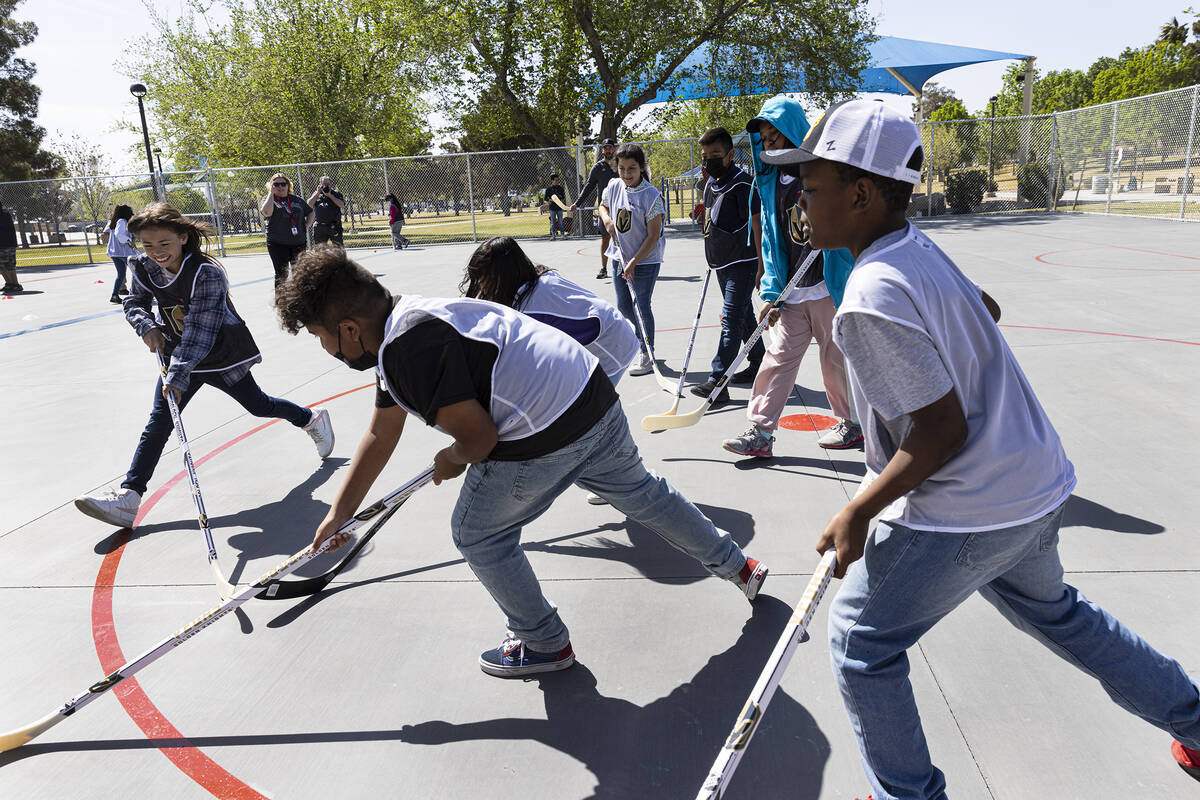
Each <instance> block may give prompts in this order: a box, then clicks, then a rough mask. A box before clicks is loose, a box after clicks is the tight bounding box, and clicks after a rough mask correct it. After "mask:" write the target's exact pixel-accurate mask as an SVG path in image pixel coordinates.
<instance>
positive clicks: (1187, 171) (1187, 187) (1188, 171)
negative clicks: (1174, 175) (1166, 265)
mask: <svg viewBox="0 0 1200 800" xmlns="http://www.w3.org/2000/svg"><path fill="white" fill-rule="evenodd" d="M1198 93H1200V86H1193V87H1192V119H1191V122H1189V123H1188V138H1187V153H1185V154H1184V158H1183V191H1182V192H1180V193H1179V194H1180V195H1181V197H1180V198H1179V218H1180V219H1186V218H1187V199H1188V194H1190V193H1191V188H1192V187H1191V183H1192V145H1193V144H1194V143H1195V141H1196V100H1197V94H1198Z"/></svg>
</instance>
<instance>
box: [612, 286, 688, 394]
mask: <svg viewBox="0 0 1200 800" xmlns="http://www.w3.org/2000/svg"><path fill="white" fill-rule="evenodd" d="M614 272H615V270H614ZM621 280H623V281H625V286H626V287H628V289H629V299H630V302H631V303H632V304H633V316H634V318H635V319H636V320H637V326H638V330H639V331H641V332H642V343H643V344H645V345H646V351H647V352H648V353H650V368H651V369H652V370H654V379H655V380H656V381H658V385H659V386H661V387H662V389H663V391H664V392H674V391H675V384H674V383H672V382H671V381H669V380H667V379H666V378H664V377H663V374H662V373H661V372H659V370H658V359H657V358H655V357H654V346H653V345H651V344H650V337H649V336H647V335H646V324H645V323H644V322H642V310H641V309H640V308H638V302H637V292H635V291H634V290H633V281H631V280H629V279H628V278H626V277H625V273H624V272H622V273H621Z"/></svg>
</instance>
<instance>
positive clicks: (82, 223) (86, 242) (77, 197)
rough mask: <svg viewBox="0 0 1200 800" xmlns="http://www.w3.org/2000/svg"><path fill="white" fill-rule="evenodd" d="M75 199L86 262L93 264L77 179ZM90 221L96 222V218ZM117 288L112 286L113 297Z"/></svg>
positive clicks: (81, 192)
mask: <svg viewBox="0 0 1200 800" xmlns="http://www.w3.org/2000/svg"><path fill="white" fill-rule="evenodd" d="M75 200H76V202H77V203H79V227H81V228H83V244H84V245H85V246H86V247H87V254H88V263H89V264H95V263H96V262H95V261H93V260H92V241H91V240H90V239H88V229H87V222H85V221H84V220H85V219H86V217H85V215H84V214H85V212H84V210H83V189H81V188H80V187H79V182H78V181H76V182H75ZM92 221H93V222H96V221H97V220H92ZM118 288H120V287H113V297H116V296H117V289H118Z"/></svg>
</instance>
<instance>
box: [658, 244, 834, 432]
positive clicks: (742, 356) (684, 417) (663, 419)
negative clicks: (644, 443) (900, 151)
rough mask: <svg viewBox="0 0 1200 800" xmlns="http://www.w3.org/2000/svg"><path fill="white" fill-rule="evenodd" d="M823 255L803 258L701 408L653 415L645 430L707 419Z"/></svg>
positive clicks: (815, 254)
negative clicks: (776, 313)
mask: <svg viewBox="0 0 1200 800" xmlns="http://www.w3.org/2000/svg"><path fill="white" fill-rule="evenodd" d="M820 254H821V251H820V250H813V251H812V252H811V253H809V254H808V257H807V258H806V259H804V263H803V264H801V265H800V268H799V269H798V270H796V274H795V275H793V276H792V279H791V280H789V281H788V282H787V285H786V286H784V287H783V291H781V292H780V293H779V297H777V298H776V299H775V301H774V302H773V303H771V304H770V305H769V306H768V307H767V309H768V310H767V311H766V312H765V313H764V314H763V318H762V320H761V321H759V323H758V327H757V328H755V329H754V333H752V334H751V335H750V338H749V339H747V340H746V343H745V344H743V345H742V349H741V350H739V351H738V354H737V356H735V357H734V359H733V361H732V362H731V363H730V364H729V366H727V367H726V368H725V374H724V375H722V376H721V379H720V380H719V381H717V385H716V386H714V387H713V390H712V391H711V392H709V394H708V397H706V398H705V399H704V402H703V403H702V404H701V405H700V407H699V408H698V409H696V410H695V411H692V412H690V413H688V414H680V415H669V414H653V415H651V416H648V417H643V418H642V429H643V430H647V431H663V430H669V429H671V428H686V427H688V426H690V425H695V424H696V423H697V422H699V421H700V418H701V417H702V416H704V412H706V411H708V409H709V408H711V407H712V404H713V402H714V401H715V400H716V398H717V395H719V394H720V393H721V390H723V389H724V388H725V387H726V385H728V383H729V381H730V379H731V378H732V377H733V373H734V372H736V371H737V368H738V367H739V366H741V363H742V362H743V361H745V360H746V356H747V355H749V354H750V350H751V349H752V348H753V347H754V345H755V344H757V343H758V340H759V339H761V338H762V335H763V332H764V331H765V330H766V329H767V326H768V325H770V324H771V313H770V312H771V311H774V310H775V309H777V308H779V307H780V306H781V305H783V300H784V298H786V297H787V296H788V295H789V294H791V293H792V289H794V288H796V284H797V283H799V282H800V279H801V278H802V277H804V273H806V272H808V268H809V267H811V266H812V263H813V262H814V261H816V259H817V256H818V255H820ZM635 308H636V306H635Z"/></svg>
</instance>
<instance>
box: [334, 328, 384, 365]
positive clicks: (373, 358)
mask: <svg viewBox="0 0 1200 800" xmlns="http://www.w3.org/2000/svg"><path fill="white" fill-rule="evenodd" d="M359 346H360V347H361V346H362V345H361V343H360V344H359ZM334 358H336V359H337V360H338V361H341V362H342V363H343V364H345V365H346V366H347V367H349V368H350V369H356V370H358V371H359V372H362V371H364V370H368V369H374V368H375V367H377V366H379V354H378V353H368V352H367V351H366V348H363V352H362V355H361V356H358V357H357V358H347V357H346V356H345V355H343V354H342V329H341V327H339V328H338V351H337V353H336V354H335V355H334Z"/></svg>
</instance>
